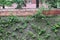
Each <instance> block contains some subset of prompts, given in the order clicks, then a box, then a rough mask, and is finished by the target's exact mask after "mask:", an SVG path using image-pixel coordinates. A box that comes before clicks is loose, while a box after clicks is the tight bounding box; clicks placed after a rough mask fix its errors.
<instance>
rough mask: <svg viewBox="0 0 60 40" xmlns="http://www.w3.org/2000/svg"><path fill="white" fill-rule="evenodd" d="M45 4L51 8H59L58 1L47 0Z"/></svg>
mask: <svg viewBox="0 0 60 40" xmlns="http://www.w3.org/2000/svg"><path fill="white" fill-rule="evenodd" d="M46 2H47V3H49V4H50V7H53V8H58V6H60V0H47V1H46Z"/></svg>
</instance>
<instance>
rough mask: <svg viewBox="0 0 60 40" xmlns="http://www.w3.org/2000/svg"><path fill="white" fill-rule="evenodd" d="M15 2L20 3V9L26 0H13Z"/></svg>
mask: <svg viewBox="0 0 60 40" xmlns="http://www.w3.org/2000/svg"><path fill="white" fill-rule="evenodd" d="M12 1H13V3H16V4H18V6H17V8H18V9H20V8H22V6H23V5H24V0H12Z"/></svg>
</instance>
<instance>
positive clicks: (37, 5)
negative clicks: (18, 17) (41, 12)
mask: <svg viewBox="0 0 60 40" xmlns="http://www.w3.org/2000/svg"><path fill="white" fill-rule="evenodd" d="M36 8H39V0H36Z"/></svg>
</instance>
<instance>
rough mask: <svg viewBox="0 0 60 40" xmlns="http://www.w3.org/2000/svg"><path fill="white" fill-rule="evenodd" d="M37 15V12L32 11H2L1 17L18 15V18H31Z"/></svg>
mask: <svg viewBox="0 0 60 40" xmlns="http://www.w3.org/2000/svg"><path fill="white" fill-rule="evenodd" d="M35 13H36V10H30V9H21V10H19V9H3V10H0V16H9V15H17V16H29V15H33V14H35Z"/></svg>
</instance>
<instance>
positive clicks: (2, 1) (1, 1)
mask: <svg viewBox="0 0 60 40" xmlns="http://www.w3.org/2000/svg"><path fill="white" fill-rule="evenodd" d="M11 4H12V2H11V1H10V0H0V5H1V6H2V7H3V8H5V6H6V5H7V6H11Z"/></svg>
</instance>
